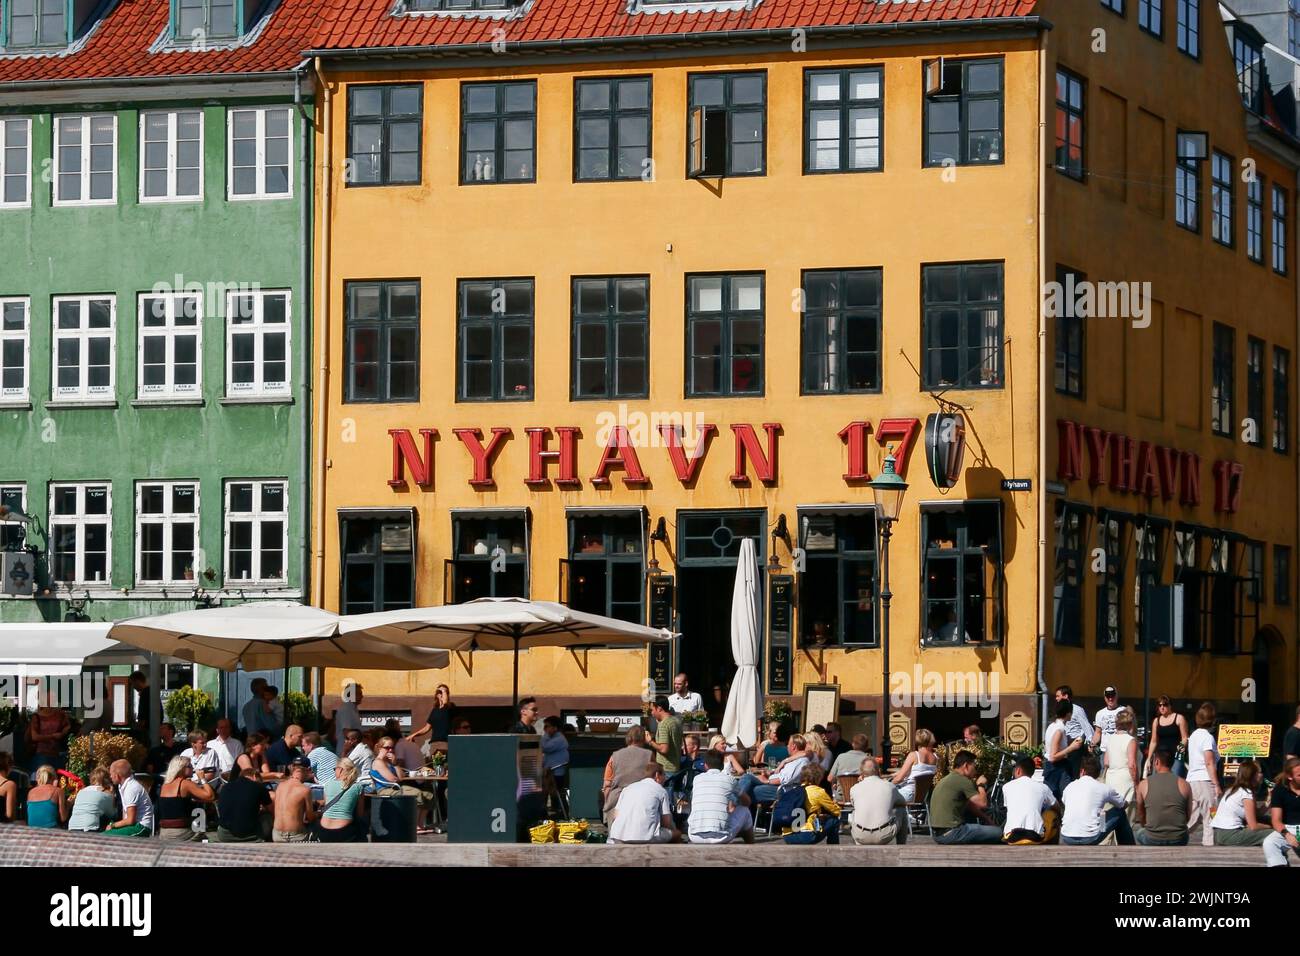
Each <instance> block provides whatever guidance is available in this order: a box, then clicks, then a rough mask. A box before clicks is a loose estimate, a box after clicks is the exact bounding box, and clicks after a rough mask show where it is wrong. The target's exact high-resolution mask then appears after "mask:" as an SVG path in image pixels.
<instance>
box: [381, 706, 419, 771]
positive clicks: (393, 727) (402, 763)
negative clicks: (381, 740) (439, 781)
mask: <svg viewBox="0 0 1300 956" xmlns="http://www.w3.org/2000/svg"><path fill="white" fill-rule="evenodd" d="M384 735H385V736H386V737H392V738H393V760H394V761H395V762H396V764H397V766H399V767H401V768H402V769H403V770H405V771H406V772H407V773H408V774H409V773H410V772H411V771H412V770H419V769H421V768H422V767H423V766H424V752H423V751H422V750H421V749H420V745H419V744H417V743H414V742H413V741H411V740H408V739H407V738H406V737H403V736H402V725H401V724H400V723H398V721H397V718H396V717H389V718H388V719H387V720H386V721H384Z"/></svg>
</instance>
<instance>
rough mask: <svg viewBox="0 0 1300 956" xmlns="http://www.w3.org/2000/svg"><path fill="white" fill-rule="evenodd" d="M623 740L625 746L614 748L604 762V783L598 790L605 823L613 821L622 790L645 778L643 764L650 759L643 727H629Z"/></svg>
mask: <svg viewBox="0 0 1300 956" xmlns="http://www.w3.org/2000/svg"><path fill="white" fill-rule="evenodd" d="M623 740H624V743H625V744H626V746H624V747H621V748H620V749H618V750H615V751H614V752H613V753H612V754H610V755H609V760H607V761H606V762H605V776H604V783H603V784H602V786H601V788H600V790H601V794H602V795H603V796H604V800H605V803H604V807H603V810H604V815H605V823H606V824H610V823H613V822H614V819H615V817H616V815H617V813H618V800H619V797H620V796H622V794H623V791H624V790H626V789H627V788H628V787H630V786H631V785H632V784H634V783H637V782H638V781H640V780H643V779H645V766H646V762H647V761H648V760H649V759H650V749H649V748H648V747H647V746H646V739H645V729H644V728H643V727H629V728H628V731H627V734H626V735H625V736H624V738H623Z"/></svg>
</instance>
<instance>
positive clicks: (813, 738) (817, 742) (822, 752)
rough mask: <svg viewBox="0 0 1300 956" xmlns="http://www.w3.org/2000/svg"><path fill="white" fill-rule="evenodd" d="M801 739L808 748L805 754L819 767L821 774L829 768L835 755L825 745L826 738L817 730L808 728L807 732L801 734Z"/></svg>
mask: <svg viewBox="0 0 1300 956" xmlns="http://www.w3.org/2000/svg"><path fill="white" fill-rule="evenodd" d="M803 739H804V742H805V743H806V744H807V748H808V749H807V750H806V751H805V753H806V754H807V757H808V759H809V760H811V761H812V762H813V763H815V764H817V766H819V767H821V768H822V773H823V774H824V773H826V771H828V770H830V769H831V761H832V760H834V759H835V755H834V754H833V753H831V749H830V748H829V747H827V746H826V738H825V737H823V736H822V735H821V734H819V733H818V732H817V731H815V730H810V731H808V733H806V734H804V735H803Z"/></svg>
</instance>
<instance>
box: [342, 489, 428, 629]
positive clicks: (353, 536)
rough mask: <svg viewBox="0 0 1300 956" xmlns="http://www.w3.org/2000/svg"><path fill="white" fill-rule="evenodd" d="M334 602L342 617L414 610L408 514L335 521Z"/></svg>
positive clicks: (412, 540)
mask: <svg viewBox="0 0 1300 956" xmlns="http://www.w3.org/2000/svg"><path fill="white" fill-rule="evenodd" d="M339 525H340V527H339V541H340V546H339V550H340V551H341V552H342V558H343V560H342V562H341V565H340V568H339V576H340V582H339V583H340V588H339V595H340V598H339V603H340V604H341V606H342V610H343V613H344V614H366V613H369V612H371V611H396V610H402V609H404V608H409V607H414V606H415V525H414V522H413V521H412V520H411V513H410V512H409V511H408V512H360V513H343V514H340V516H339Z"/></svg>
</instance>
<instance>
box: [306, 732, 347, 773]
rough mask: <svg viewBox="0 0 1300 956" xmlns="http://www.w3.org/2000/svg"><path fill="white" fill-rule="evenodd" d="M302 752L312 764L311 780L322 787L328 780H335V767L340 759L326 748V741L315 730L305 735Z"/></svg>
mask: <svg viewBox="0 0 1300 956" xmlns="http://www.w3.org/2000/svg"><path fill="white" fill-rule="evenodd" d="M302 752H303V754H305V755H306V757H307V761H308V762H309V763H310V764H311V779H313V780H315V781H316V782H317V783H319V784H321V785H322V786H324V785H325V781H326V780H333V779H334V767H335V766H336V765H337V764H338V762H339V758H338V757H336V756H334V754H333V752H332V751H331V750H330V749H329V748H328V747H326V746H325V740H324V738H323V737H322V736H321V735H320V734H318V733H316V731H314V730H313V731H311V732H310V733H305V734H303V735H302Z"/></svg>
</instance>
